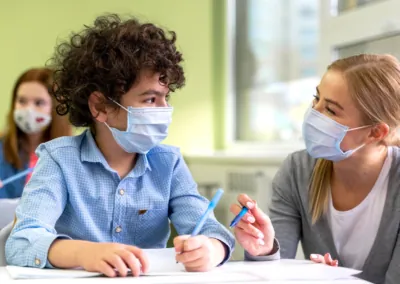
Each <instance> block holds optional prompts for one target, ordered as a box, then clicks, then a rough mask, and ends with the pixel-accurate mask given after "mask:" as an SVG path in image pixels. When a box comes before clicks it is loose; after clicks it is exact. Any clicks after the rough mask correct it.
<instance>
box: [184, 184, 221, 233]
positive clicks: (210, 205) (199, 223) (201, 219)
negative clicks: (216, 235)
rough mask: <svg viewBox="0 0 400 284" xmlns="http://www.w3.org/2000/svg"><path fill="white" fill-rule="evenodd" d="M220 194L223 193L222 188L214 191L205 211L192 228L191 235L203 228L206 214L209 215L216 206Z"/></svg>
mask: <svg viewBox="0 0 400 284" xmlns="http://www.w3.org/2000/svg"><path fill="white" fill-rule="evenodd" d="M222 194H224V191H223V190H222V189H218V190H217V192H216V193H215V195H214V197H213V199H211V201H210V204H208V208H207V210H206V212H204V214H203V216H201V218H200V220H199V222H198V223H197V225H196V227H195V228H194V230H193V232H192V237H193V236H196V235H197V234H198V233H200V230H201V228H203V225H204V223H205V222H206V221H207V218H208V216H209V215H210V213H211V211H213V210H214V208H215V207H217V204H218V202H219V200H220V199H221V196H222Z"/></svg>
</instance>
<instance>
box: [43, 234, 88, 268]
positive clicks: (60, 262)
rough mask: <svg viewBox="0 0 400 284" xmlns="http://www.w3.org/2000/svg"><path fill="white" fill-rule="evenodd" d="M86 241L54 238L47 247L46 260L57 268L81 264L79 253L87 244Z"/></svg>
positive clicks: (73, 266)
mask: <svg viewBox="0 0 400 284" xmlns="http://www.w3.org/2000/svg"><path fill="white" fill-rule="evenodd" d="M88 244H89V242H87V241H75V240H55V241H54V242H53V244H52V245H51V246H50V248H49V253H48V261H49V262H50V264H51V265H53V266H54V267H57V268H75V267H79V266H81V265H82V264H81V261H80V254H81V252H82V251H83V250H84V249H85V248H84V247H85V246H86V245H88Z"/></svg>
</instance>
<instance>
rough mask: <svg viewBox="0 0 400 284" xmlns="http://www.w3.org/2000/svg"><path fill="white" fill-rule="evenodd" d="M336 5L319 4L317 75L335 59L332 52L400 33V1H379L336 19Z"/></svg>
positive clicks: (330, 2) (331, 2)
mask: <svg viewBox="0 0 400 284" xmlns="http://www.w3.org/2000/svg"><path fill="white" fill-rule="evenodd" d="M335 3H336V1H334V0H322V1H321V10H320V12H321V17H320V23H321V27H320V30H321V36H320V48H319V57H320V65H319V67H318V71H319V73H321V74H322V73H324V72H325V69H326V66H328V65H329V64H330V63H331V62H332V60H335V59H336V55H335V49H336V48H338V47H343V46H348V45H352V44H357V43H361V42H365V41H368V40H372V39H378V38H382V37H388V36H391V35H394V34H398V33H400V1H399V0H381V1H377V2H372V3H369V4H366V5H364V6H361V7H359V8H356V9H353V10H349V11H344V12H342V13H341V14H339V15H337V16H336V15H335V11H333V8H334V6H335Z"/></svg>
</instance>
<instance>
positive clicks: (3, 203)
mask: <svg viewBox="0 0 400 284" xmlns="http://www.w3.org/2000/svg"><path fill="white" fill-rule="evenodd" d="M19 201H20V198H15V199H6V198H5V199H2V198H0V230H1V229H2V228H4V227H5V226H7V225H8V224H9V223H10V222H12V221H13V220H14V216H15V209H16V208H17V206H18V204H19Z"/></svg>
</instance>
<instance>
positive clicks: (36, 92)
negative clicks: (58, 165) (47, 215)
mask: <svg viewBox="0 0 400 284" xmlns="http://www.w3.org/2000/svg"><path fill="white" fill-rule="evenodd" d="M52 77H53V74H52V71H51V70H50V69H47V68H35V69H30V70H27V71H26V72H24V73H23V74H22V75H21V76H20V77H19V78H18V80H17V81H16V83H15V86H14V89H13V93H12V100H11V107H10V112H9V113H8V116H7V129H6V131H5V133H4V134H3V137H2V139H1V140H0V180H2V181H3V180H5V179H7V178H9V177H12V176H14V175H15V174H17V173H19V172H21V171H24V170H26V169H28V167H34V165H35V163H36V160H37V157H36V155H35V149H36V148H37V146H38V145H39V144H40V143H43V142H47V141H49V140H51V139H54V138H57V137H61V136H67V135H71V134H72V128H71V126H70V124H69V122H68V119H67V118H66V117H60V116H58V115H57V114H56V111H55V107H54V106H55V100H53V99H52V97H51V96H50V94H49V91H50V90H51V88H52V83H53V80H52ZM29 177H30V175H26V176H24V177H21V178H20V179H17V180H15V181H13V182H11V183H9V184H5V185H4V186H2V188H0V199H14V198H18V197H21V194H22V190H23V188H24V185H25V183H26V182H27V181H28V180H29ZM1 185H2V184H1Z"/></svg>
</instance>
